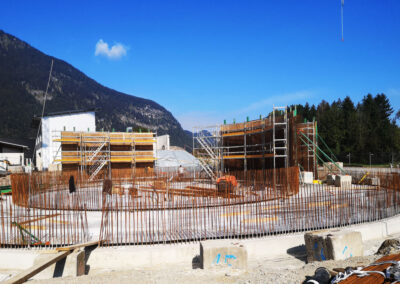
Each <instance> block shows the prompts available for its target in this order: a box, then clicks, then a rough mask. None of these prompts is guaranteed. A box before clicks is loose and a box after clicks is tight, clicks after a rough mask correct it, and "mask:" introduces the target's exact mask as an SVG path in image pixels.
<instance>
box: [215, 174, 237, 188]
mask: <svg viewBox="0 0 400 284" xmlns="http://www.w3.org/2000/svg"><path fill="white" fill-rule="evenodd" d="M222 181H225V182H226V183H230V184H232V185H233V186H237V185H238V183H237V180H236V178H235V176H229V175H228V176H222V177H220V178H218V179H217V184H219V183H220V182H222Z"/></svg>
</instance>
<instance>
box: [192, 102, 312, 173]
mask: <svg viewBox="0 0 400 284" xmlns="http://www.w3.org/2000/svg"><path fill="white" fill-rule="evenodd" d="M289 116H290V119H293V122H294V123H292V124H290V125H291V126H290V128H289ZM296 121H297V120H296V111H294V112H292V111H291V112H290V113H289V110H288V108H287V106H273V109H272V112H271V113H270V114H269V116H267V117H265V118H262V117H260V119H257V120H253V121H246V122H243V123H233V124H224V125H219V126H214V127H212V131H211V130H210V127H195V128H194V130H193V154H194V155H195V156H196V157H197V158H198V159H199V161H200V163H201V164H202V167H203V170H204V171H205V172H206V173H207V174H208V175H209V176H210V177H212V178H215V177H216V176H219V175H221V174H223V173H225V172H227V171H229V169H230V168H231V167H230V166H229V164H233V165H240V167H242V169H243V170H244V171H247V170H248V169H250V168H252V167H251V165H252V166H253V168H254V167H257V168H260V169H263V170H265V169H267V168H273V169H276V168H282V167H283V168H288V167H289V166H293V165H295V166H298V165H299V163H298V162H297V161H298V159H302V158H303V156H304V158H305V159H306V163H308V164H310V163H312V167H310V166H307V169H309V170H311V168H312V171H313V172H314V173H315V172H316V171H317V161H316V158H315V153H316V152H315V151H316V149H315V145H316V143H317V140H316V129H315V128H316V124H315V123H314V122H313V123H306V124H302V123H298V122H296ZM298 127H299V128H304V127H306V128H307V136H308V137H309V138H310V139H311V141H312V143H310V145H302V144H301V141H300V140H298V139H297V138H296V134H295V133H296V132H297V131H298V130H299V129H298ZM292 132H293V134H291V135H292V136H290V135H289V133H292ZM290 137H293V138H290ZM290 139H293V140H292V141H289V140H290ZM291 143H293V146H294V147H292V148H290V147H289V146H290V145H291ZM308 146H310V147H311V149H309V148H310V147H308ZM298 155H299V156H298ZM235 160H237V162H234V161H235ZM253 161H254V162H253ZM295 161H296V162H295ZM250 162H252V164H250V168H249V163H250ZM303 162H304V161H303ZM303 162H302V163H303ZM207 165H208V167H207ZM210 165H213V167H212V166H210ZM213 168H214V169H218V170H217V171H216V170H214V171H213ZM211 171H213V172H212V174H211V173H210V172H211Z"/></svg>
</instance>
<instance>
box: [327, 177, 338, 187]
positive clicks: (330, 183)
mask: <svg viewBox="0 0 400 284" xmlns="http://www.w3.org/2000/svg"><path fill="white" fill-rule="evenodd" d="M335 180H336V175H327V177H326V183H327V184H328V185H335Z"/></svg>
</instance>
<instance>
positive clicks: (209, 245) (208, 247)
mask: <svg viewBox="0 0 400 284" xmlns="http://www.w3.org/2000/svg"><path fill="white" fill-rule="evenodd" d="M200 266H201V268H203V269H209V268H213V267H230V268H236V269H246V268H247V250H246V248H245V247H244V246H243V245H242V244H240V243H238V242H232V241H229V240H215V241H205V242H201V243H200Z"/></svg>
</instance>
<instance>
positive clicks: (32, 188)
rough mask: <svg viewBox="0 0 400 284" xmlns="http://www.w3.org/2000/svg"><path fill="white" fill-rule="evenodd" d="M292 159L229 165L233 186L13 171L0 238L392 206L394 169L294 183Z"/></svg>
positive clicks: (318, 224)
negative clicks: (239, 168) (271, 165)
mask: <svg viewBox="0 0 400 284" xmlns="http://www.w3.org/2000/svg"><path fill="white" fill-rule="evenodd" d="M298 173H299V171H298V168H296V167H293V168H289V169H280V170H275V171H273V170H270V171H247V172H246V173H244V172H236V173H231V175H235V176H236V177H237V179H238V185H237V186H235V187H234V186H225V187H220V186H218V185H216V184H215V183H212V182H211V180H207V179H204V178H199V177H195V176H193V175H192V174H191V173H186V175H185V176H178V175H175V174H171V173H168V174H165V173H162V172H160V173H158V174H155V173H148V174H141V175H137V176H135V177H133V178H132V177H120V178H114V179H112V180H106V181H105V180H98V181H93V182H89V181H88V180H87V179H85V178H84V177H80V176H79V175H78V174H75V176H74V181H76V183H75V182H74V187H73V188H72V189H71V186H70V179H71V174H62V173H35V174H32V175H14V176H13V177H12V186H13V196H12V198H11V196H8V197H3V198H2V201H1V203H0V214H1V215H0V244H1V245H2V246H6V245H7V246H8V245H14V246H28V245H29V246H59V245H66V244H74V243H80V242H85V241H94V240H100V239H101V240H104V241H105V244H106V245H123V244H148V243H171V242H182V241H196V240H203V239H213V238H233V237H235V238H237V237H239V238H240V237H243V238H245V237H246V238H247V237H258V236H265V235H271V234H280V233H290V232H299V231H306V230H311V229H317V228H329V227H338V226H345V225H349V224H356V223H362V222H369V221H374V220H378V219H382V218H386V217H390V216H393V215H396V214H398V213H399V211H400V182H399V181H400V178H399V173H390V172H386V173H375V176H376V177H377V178H378V179H379V182H378V183H376V184H375V185H365V184H346V185H342V186H341V187H336V186H333V185H327V184H308V185H304V184H299V176H298Z"/></svg>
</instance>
